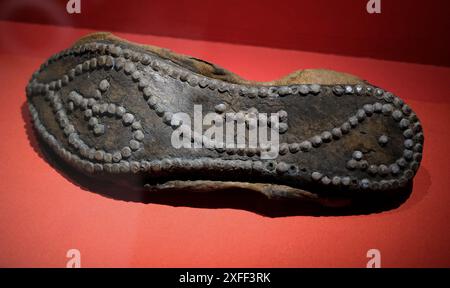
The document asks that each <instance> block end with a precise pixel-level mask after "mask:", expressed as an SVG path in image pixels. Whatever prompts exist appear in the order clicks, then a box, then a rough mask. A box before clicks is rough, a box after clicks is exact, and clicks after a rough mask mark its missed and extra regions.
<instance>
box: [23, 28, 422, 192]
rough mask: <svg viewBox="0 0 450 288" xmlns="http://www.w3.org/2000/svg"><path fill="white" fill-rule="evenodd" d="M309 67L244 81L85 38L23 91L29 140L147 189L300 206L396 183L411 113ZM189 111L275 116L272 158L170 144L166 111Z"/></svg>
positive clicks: (413, 125)
mask: <svg viewBox="0 0 450 288" xmlns="http://www.w3.org/2000/svg"><path fill="white" fill-rule="evenodd" d="M311 71H312V72H311ZM311 71H309V72H307V71H306V72H305V71H304V72H300V73H294V74H292V75H290V76H287V77H286V78H285V79H284V80H283V79H282V80H279V81H278V82H277V81H274V82H270V83H256V82H250V81H245V80H243V79H241V78H239V77H238V76H236V75H234V74H232V73H230V72H228V71H226V70H224V69H221V68H219V67H217V66H215V65H213V64H209V63H207V62H204V61H199V60H197V59H195V58H188V57H184V56H179V55H176V54H171V53H169V52H167V51H166V50H158V48H153V47H146V46H139V45H136V44H132V43H129V42H125V41H122V40H120V39H118V38H116V37H113V36H110V35H107V34H97V35H94V36H89V37H87V38H85V39H83V40H81V41H79V42H78V43H76V44H75V45H74V46H73V47H72V48H69V49H67V50H64V51H62V52H60V53H57V54H55V55H53V56H52V57H51V58H50V59H49V60H48V61H47V62H45V63H44V64H43V65H42V66H41V67H40V69H39V70H38V71H36V72H35V73H34V74H33V76H32V79H31V80H30V82H29V84H28V86H27V89H26V92H27V97H28V105H29V110H30V112H31V116H32V119H33V122H34V126H35V128H36V130H37V131H38V134H39V135H40V138H41V139H42V140H43V141H45V142H46V143H47V144H48V146H49V147H51V149H52V150H53V151H54V153H55V154H56V155H58V157H59V158H61V159H63V160H64V161H65V162H66V163H68V164H69V165H71V166H73V167H76V168H77V169H79V170H80V171H82V172H83V173H85V174H86V175H89V176H90V177H94V178H95V177H99V178H100V177H103V176H105V175H106V176H109V175H112V176H113V177H115V178H117V179H119V178H126V177H128V176H130V177H131V176H132V175H134V176H132V177H136V176H142V177H143V178H144V179H145V181H146V183H148V184H147V186H148V187H149V188H151V189H172V188H183V187H185V186H186V187H191V188H192V186H196V185H197V187H201V188H199V189H206V190H208V189H215V188H218V187H223V186H227V187H229V186H230V185H231V186H233V185H234V186H236V187H244V188H249V189H253V190H256V191H259V192H262V193H264V194H265V195H266V196H269V197H287V198H289V197H292V198H309V199H326V198H348V197H350V198H351V197H353V195H371V196H373V195H378V194H379V195H383V194H386V193H387V194H389V193H397V191H400V190H401V189H402V188H404V187H407V186H408V184H409V183H410V181H411V180H412V178H413V177H414V175H415V173H416V171H417V170H418V168H419V165H420V161H421V157H422V149H423V141H424V138H423V132H422V127H421V124H420V122H419V120H418V118H417V116H416V114H415V113H414V112H413V111H412V110H411V108H410V107H409V106H408V105H407V104H405V103H404V102H403V101H402V100H401V99H400V98H398V97H397V96H395V95H393V94H392V93H390V92H388V91H385V90H383V89H381V88H378V87H375V86H373V85H370V84H368V83H367V82H365V81H362V80H359V79H358V78H357V77H353V76H350V75H346V74H339V73H336V72H332V71H331V72H330V71H319V72H314V71H313V70H311ZM330 75H331V76H330ZM321 76H323V77H322V78H321ZM313 80H314V81H315V82H311V81H313ZM199 104H201V105H202V107H203V111H204V113H206V112H214V111H216V112H217V113H224V114H225V113H228V112H238V111H241V112H243V113H244V114H245V113H248V112H249V111H251V112H252V113H255V112H256V113H259V112H264V113H276V115H278V117H279V128H280V130H279V133H280V135H279V136H280V142H281V144H280V148H279V155H278V157H276V158H275V159H271V160H264V159H261V157H260V155H261V149H262V148H256V149H255V148H241V149H235V148H232V149H227V148H214V147H209V148H200V149H189V148H179V149H176V148H174V147H173V146H172V145H171V142H170V141H171V135H172V133H173V131H174V130H175V129H177V128H179V125H180V124H179V123H176V124H175V123H173V121H172V118H173V115H174V114H175V113H178V112H184V113H187V114H189V115H192V114H193V111H194V105H199ZM212 183H214V184H212Z"/></svg>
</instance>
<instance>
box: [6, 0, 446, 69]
mask: <svg viewBox="0 0 450 288" xmlns="http://www.w3.org/2000/svg"><path fill="white" fill-rule="evenodd" d="M368 1H369V0H339V1H335V0H281V1H271V0H226V1H214V0H212V1H208V0H189V1H187V0H183V1H170V0H131V1H130V0H129V1H122V0H95V1H87V0H81V14H72V15H68V14H67V13H65V12H64V11H65V6H66V3H67V0H45V1H35V0H14V1H12V0H9V1H8V0H3V1H0V19H4V20H14V21H25V22H33V23H44V24H55V25H64V26H73V27H83V28H91V29H97V30H108V31H120V32H130V33H139V34H152V35H161V36H171V37H177V38H189V39H199V40H208V41H220V42H228V43H236V44H237V43H240V44H250V45H258V46H266V47H275V48H288V49H296V50H303V51H315V52H326V53H333V54H344V55H351V56H364V57H373V58H379V59H391V60H398V61H407V62H416V63H426V64H434V65H444V66H450V53H448V51H450V39H449V37H448V28H449V27H450V17H448V13H449V11H450V1H448V0H431V1H419V0H381V11H382V13H381V14H368V13H367V12H366V4H367V2H368Z"/></svg>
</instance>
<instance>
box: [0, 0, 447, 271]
mask: <svg viewBox="0 0 450 288" xmlns="http://www.w3.org/2000/svg"><path fill="white" fill-rule="evenodd" d="M85 2H86V3H88V1H82V3H83V4H84V3H85ZM128 2H131V1H128ZM302 2H304V3H309V1H308V2H307V1H302ZM311 2H313V1H311ZM336 2H337V1H336ZM388 2H391V1H386V0H382V3H383V4H385V3H388ZM124 3H125V2H124ZM128 5H131V4H129V3H128ZM167 5H169V4H167ZM193 5H194V4H193ZM221 5H223V4H221ZM305 5H312V4H305ZM311 7H312V6H311ZM82 9H83V7H82ZM84 9H87V8H86V5H85V6H84ZM127 9H129V8H127ZM186 9H187V8H186ZM259 9H261V8H259ZM316 9H318V8H317V7H316ZM384 9H385V10H384V11H385V12H386V13H389V12H388V11H386V10H387V9H388V8H387V5H385V6H384ZM141 10H142V11H147V10H149V9H144V7H142V9H141ZM236 10H239V9H238V7H236ZM286 10H290V9H286ZM82 11H83V10H82ZM84 11H86V13H98V14H101V13H99V12H93V11H91V12H88V10H84ZM274 11H276V10H274ZM60 13H61V15H62V16H61V17H62V18H64V19H65V18H67V16H65V15H64V10H62V12H60ZM83 13H84V12H83ZM192 13H197V12H192ZM287 13H292V12H290V11H289V12H287ZM335 13H337V14H339V13H346V12H342V11H335ZM436 13H437V12H436ZM439 13H440V12H439ZM105 14H106V13H105ZM219 14H220V13H219ZM114 15H116V14H112V15H111V14H110V15H109V16H108V17H110V19H111V20H113V19H114V17H115V16H114ZM299 15H301V13H299ZM70 17H72V16H70ZM102 17H107V16H102ZM117 17H118V16H117ZM218 17H222V16H220V15H219V16H218ZM274 17H278V16H276V15H275V16H274ZM299 17H300V16H299ZM330 17H333V19H335V21H337V20H338V19H340V18H341V17H337V16H330ZM365 17H372V15H366V16H365ZM399 17H400V18H401V17H402V16H401V15H399ZM403 17H406V16H403ZM148 18H151V17H150V16H148ZM344 18H345V17H344ZM279 19H280V18H279ZM299 19H300V18H299ZM91 21H93V20H91ZM128 21H129V23H131V24H129V25H130V26H133V25H135V24H133V23H134V20H133V19H132V18H130V19H129V20H128ZM198 21H200V20H198ZM345 21H350V20H349V19H347V20H345ZM113 22H114V21H113ZM369 22H370V21H369ZM242 23H244V22H241V25H243V29H244V30H245V29H246V28H245V27H247V26H245V25H244V24H242ZM101 24H102V25H106V24H105V23H101ZM110 24H111V25H113V24H114V23H110ZM249 25H250V24H249ZM251 25H253V24H251ZM277 25H281V24H277ZM321 25H325V24H321ZM398 25H400V26H401V25H403V24H398ZM298 26H299V27H300V26H301V25H300V24H299V25H298ZM394 26H395V25H392V27H393V28H392V29H393V30H396V29H400V28H395V27H394ZM323 27H325V26H323ZM149 29H150V28H149ZM355 29H358V28H355ZM261 30H264V29H261ZM92 31H93V30H88V29H80V28H70V27H61V26H53V25H40V24H24V23H18V22H17V21H15V22H7V21H0V67H1V68H0V87H1V88H2V93H1V94H0V101H1V105H0V131H1V134H0V135H1V141H0V153H1V155H2V159H1V161H0V229H1V231H2V233H0V266H2V267H7V266H8V267H9V266H19V267H23V266H55V267H65V265H66V262H67V261H68V259H67V258H66V252H67V250H69V249H71V248H76V249H78V250H80V252H81V265H82V266H83V267H92V266H132V267H134V266H146V267H180V266H181V267H182V266H188V267H199V266H206V267H230V266H237V267H249V266H253V267H273V266H275V267H315V266H325V267H342V266H344V267H365V265H366V263H367V261H368V259H367V258H366V252H367V251H368V250H369V249H371V248H376V249H379V250H380V252H381V261H382V266H383V267H399V266H407V267H430V266H431V267H434V266H446V267H449V266H450V234H449V224H448V223H449V220H450V209H449V206H448V205H449V201H450V194H449V191H448V189H449V187H450V186H449V184H450V179H449V177H448V171H450V161H449V157H448V155H449V153H448V144H447V143H446V141H448V139H449V136H448V133H447V132H446V131H447V127H448V123H449V120H450V116H449V112H450V103H449V101H448V99H449V98H448V97H449V95H450V93H449V92H450V84H449V83H450V69H449V68H445V67H436V66H427V65H419V64H413V63H409V64H408V63H400V62H394V61H385V60H374V59H367V58H357V57H349V56H336V55H327V54H319V53H312V52H304V51H296V50H283V49H278V48H273V47H271V48H268V47H266V48H263V47H256V46H246V45H241V44H239V45H236V44H225V43H217V42H211V41H205V40H202V41H198V40H188V39H179V38H173V37H162V36H155V35H139V34H135V33H118V35H119V36H121V37H124V38H127V39H129V40H131V41H137V42H143V43H149V44H153V45H158V46H162V47H166V48H170V49H172V50H175V51H177V52H180V53H185V54H190V55H193V56H195V57H197V58H202V59H205V60H207V61H211V62H214V63H217V64H219V65H221V66H223V67H225V68H228V69H229V70H232V71H234V72H237V73H238V74H240V75H242V76H243V77H245V78H248V79H254V80H271V79H273V78H278V77H280V76H282V75H284V74H287V73H289V72H291V71H293V70H296V69H302V68H329V69H335V70H340V71H345V72H349V73H352V74H356V75H359V76H361V77H362V78H364V79H368V80H370V81H371V83H373V84H375V85H379V86H381V87H384V88H386V89H389V90H391V91H393V92H394V93H396V94H397V95H399V96H400V97H402V98H403V99H404V100H406V102H408V104H410V106H411V107H412V108H413V109H414V110H415V111H416V112H417V114H418V115H419V118H420V119H421V121H422V124H423V127H424V132H425V141H426V143H425V150H424V157H423V162H422V165H421V167H420V169H419V171H418V174H417V176H416V178H415V182H414V184H415V185H414V188H413V192H412V194H411V197H410V199H408V200H407V201H406V202H405V203H404V204H403V205H402V206H400V207H399V208H397V209H394V210H390V211H386V212H382V213H376V214H370V215H360V216H344V217H334V216H329V217H313V216H291V217H280V218H269V217H264V216H261V215H258V214H255V213H252V212H249V211H244V210H238V209H200V208H191V207H172V206H167V205H157V204H142V203H136V202H125V201H119V200H114V199H110V198H106V197H104V196H101V195H99V194H97V193H93V192H91V191H88V190H84V189H83V188H80V187H79V186H77V185H76V184H75V183H73V182H72V181H70V180H69V179H67V178H65V177H64V176H62V175H61V174H60V173H59V172H58V171H57V170H55V169H54V168H52V167H51V166H50V165H49V164H48V163H47V162H46V161H44V160H43V159H42V158H41V153H40V152H39V150H36V149H35V147H36V140H35V135H34V132H33V130H32V129H31V126H30V117H29V114H28V112H27V109H26V108H25V107H26V106H25V103H26V99H25V93H24V87H25V85H26V83H27V81H28V79H29V77H30V76H31V74H32V72H33V71H34V70H35V69H37V68H38V67H39V65H40V64H41V63H42V62H43V61H44V59H45V58H47V57H48V56H49V55H51V54H52V53H55V52H57V51H59V50H61V49H64V48H67V47H68V46H70V45H71V44H72V43H73V42H74V41H75V40H76V39H77V38H78V37H80V36H82V35H84V34H86V33H89V32H92ZM141 32H143V31H141ZM266 32H267V31H266ZM211 33H212V32H211ZM260 33H262V32H260ZM267 33H268V34H269V35H272V34H271V32H267ZM260 35H261V34H260ZM199 37H200V36H199ZM272 37H275V36H272ZM398 37H400V38H401V37H402V35H401V34H398ZM397 52H398V51H397ZM436 54H437V55H435V56H436V57H437V56H442V57H444V56H446V55H444V54H446V53H440V54H438V53H436ZM447 54H448V53H447ZM125 192H126V191H125Z"/></svg>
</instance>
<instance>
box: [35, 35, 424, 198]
mask: <svg viewBox="0 0 450 288" xmlns="http://www.w3.org/2000/svg"><path fill="white" fill-rule="evenodd" d="M88 53H89V54H94V55H100V56H98V57H94V58H92V59H90V60H87V61H85V62H83V63H81V64H78V65H76V66H75V67H74V68H72V69H70V70H69V71H68V72H67V74H64V75H62V77H61V78H60V79H58V80H54V81H51V82H50V83H45V84H44V83H39V82H37V80H36V77H37V76H38V75H39V73H40V71H42V69H45V68H46V67H47V66H48V65H51V64H52V63H53V62H55V61H57V60H59V59H61V58H63V57H67V56H72V55H74V56H80V55H83V54H88ZM139 65H144V66H150V67H151V68H152V69H153V70H154V71H156V72H157V73H161V74H163V75H167V76H169V77H171V78H174V79H178V80H180V81H181V82H183V83H185V84H186V85H189V86H191V87H198V88H200V89H206V88H207V89H211V90H215V91H218V92H219V93H229V94H230V95H240V96H243V97H248V98H256V97H260V98H266V97H272V98H276V97H290V96H302V97H303V96H314V95H317V94H319V93H320V92H321V91H326V89H329V88H328V87H327V86H321V85H317V84H310V85H289V86H246V85H237V84H231V83H227V82H222V81H219V80H215V79H209V78H206V77H203V76H200V75H196V74H193V73H192V72H188V71H187V70H186V69H184V68H181V67H174V66H172V65H169V64H168V63H166V62H165V61H164V60H162V59H158V58H155V57H153V56H150V55H147V54H142V53H139V52H134V51H131V50H129V49H123V48H122V47H120V46H117V45H114V44H105V43H87V44H83V45H80V46H78V47H74V48H71V49H67V50H64V51H62V52H60V53H57V54H55V55H53V56H52V57H50V59H49V60H48V61H47V62H46V63H44V64H43V65H42V66H41V68H40V70H39V71H37V72H35V74H34V75H33V79H32V81H31V82H30V84H29V85H28V87H27V93H28V94H29V95H32V94H41V95H44V96H45V99H46V100H48V101H49V102H50V103H51V106H52V108H53V111H54V113H55V118H56V120H57V121H58V123H59V125H60V127H61V129H62V130H63V131H64V134H65V135H66V137H67V139H68V142H69V144H70V145H71V146H72V147H74V148H75V149H76V150H77V151H78V153H79V155H76V154H73V153H72V152H70V151H69V150H67V149H65V148H63V147H62V146H61V144H59V142H58V141H57V140H56V138H55V137H54V136H53V135H51V134H50V133H48V131H47V130H46V128H45V127H44V126H43V124H42V123H41V122H40V120H39V117H38V113H37V111H36V109H35V108H34V106H33V105H32V104H31V103H30V104H29V107H30V112H31V114H32V118H33V121H34V123H35V126H36V128H37V130H38V131H39V132H40V134H41V136H42V137H43V138H44V139H45V140H46V141H47V143H49V145H50V146H52V147H53V148H55V150H56V151H57V153H58V155H60V156H61V157H63V158H65V159H66V160H68V161H69V162H71V163H74V164H75V165H76V166H77V167H80V168H81V169H83V170H86V171H88V172H90V173H93V172H99V171H106V172H109V173H124V172H127V173H128V172H132V173H137V172H139V171H161V170H163V169H165V168H164V167H167V166H170V165H181V166H183V165H189V167H197V168H204V167H209V166H208V165H210V166H211V165H212V166H214V165H218V166H215V167H219V166H220V167H224V166H230V167H234V168H240V169H243V170H246V169H247V170H252V171H259V172H264V173H281V174H283V175H284V174H286V175H289V176H302V177H305V176H306V175H303V174H302V173H305V172H302V170H301V169H299V167H297V166H296V165H294V164H288V163H285V162H283V161H279V162H276V161H274V164H272V166H271V167H274V169H269V168H270V167H267V165H262V163H261V161H253V160H221V159H210V158H205V159H196V160H185V159H172V160H171V159H164V160H154V161H146V160H141V161H128V160H126V158H128V157H130V156H131V155H132V153H133V151H136V150H138V149H140V148H141V142H142V141H143V140H144V138H145V135H144V133H143V130H142V127H141V125H140V122H139V121H137V120H136V119H135V118H136V117H135V116H134V115H133V114H132V113H130V112H128V111H127V110H126V109H125V108H124V107H122V106H118V105H116V104H114V103H104V102H101V100H102V98H103V96H102V94H103V93H105V92H106V91H107V90H108V89H109V87H110V83H109V81H107V80H106V79H105V80H102V81H101V82H100V83H99V84H98V89H97V90H96V92H95V93H94V95H92V97H84V96H83V95H81V94H79V93H77V92H76V91H73V92H74V93H72V94H71V96H69V98H70V101H69V102H67V103H62V101H61V98H60V94H59V93H60V92H59V90H60V89H61V88H62V87H64V86H66V85H67V84H68V83H69V82H70V81H72V80H73V79H75V78H76V77H78V76H79V75H82V74H83V73H86V72H88V71H92V70H95V69H98V68H105V69H115V70H117V71H123V73H124V74H125V75H128V76H129V77H130V80H132V81H134V82H136V83H137V85H138V87H139V89H140V90H141V91H142V92H143V97H144V99H145V100H146V101H147V103H148V105H149V107H150V108H151V109H153V110H155V112H156V113H157V115H158V116H159V117H161V118H162V121H163V122H164V123H166V124H168V125H170V122H171V118H172V114H171V112H170V111H167V109H166V108H165V107H164V106H163V105H162V104H161V103H159V100H158V98H157V97H155V96H154V95H152V93H151V90H150V89H148V88H147V86H148V85H149V83H148V81H147V80H146V79H145V77H144V75H143V73H142V72H141V71H140V69H139V68H138V66H139ZM331 91H332V92H333V94H334V95H335V96H337V97H346V95H359V96H361V97H366V96H374V97H376V98H377V99H379V102H375V103H372V104H365V105H364V106H363V107H361V109H358V110H357V111H356V113H355V115H352V116H350V117H349V118H348V120H347V121H345V122H344V123H342V124H341V125H340V126H338V127H334V128H332V129H331V130H330V131H323V132H321V133H320V134H318V135H315V136H312V137H310V139H309V140H304V141H300V142H299V143H281V145H280V154H281V155H284V154H286V153H289V152H290V153H299V152H301V153H307V152H309V151H311V150H312V149H317V148H319V147H321V146H322V145H329V143H332V142H333V141H337V140H339V139H341V138H343V137H345V135H347V134H349V133H350V131H351V130H352V129H354V128H355V127H357V126H358V125H359V124H360V123H361V122H363V121H366V120H365V119H367V118H368V117H371V116H372V115H373V114H378V115H385V116H390V117H392V118H393V119H394V120H395V121H397V122H398V127H399V129H401V130H403V136H404V138H405V141H404V152H403V155H402V157H401V158H399V159H397V160H396V161H395V163H391V164H380V165H374V164H369V163H368V162H367V161H366V160H364V159H363V158H364V157H363V156H361V155H360V154H359V153H356V152H360V151H355V153H354V155H353V159H350V160H349V161H348V162H347V167H349V169H361V170H363V171H366V172H367V173H368V175H371V176H372V177H387V176H388V175H396V178H393V179H383V180H369V179H367V178H364V179H361V180H358V179H355V178H353V177H350V176H346V175H324V174H322V173H320V172H318V171H311V172H307V173H309V175H310V177H311V178H312V179H313V180H314V181H319V182H320V183H322V184H323V185H333V186H341V185H342V186H352V187H353V186H356V187H360V188H362V189H367V188H371V189H373V190H377V189H384V190H385V189H390V188H391V187H394V186H399V185H400V186H401V185H404V184H406V182H407V181H408V180H409V179H411V178H412V177H413V175H414V173H415V171H416V170H417V168H418V165H419V161H420V159H421V156H422V154H421V152H422V149H423V147H422V143H423V133H422V132H421V131H422V127H421V125H420V123H419V122H418V119H417V117H416V115H415V114H414V113H413V112H412V111H411V109H410V108H409V106H407V105H406V104H404V103H403V101H402V100H401V99H400V98H397V97H396V96H394V95H393V94H392V93H390V92H386V91H384V90H382V89H379V88H375V87H372V86H370V85H365V84H364V85H362V84H358V85H346V86H341V85H336V86H333V87H331ZM63 104H64V106H63ZM215 109H216V111H218V112H219V111H222V110H223V111H225V109H226V107H225V108H224V107H222V106H221V105H220V104H219V105H217V106H216V107H215ZM77 110H81V111H83V113H84V114H83V115H84V117H85V119H86V121H88V123H89V127H90V128H91V129H92V131H93V133H94V135H96V136H97V137H100V136H101V135H103V134H104V133H106V132H107V127H106V126H105V125H104V124H102V123H101V121H100V119H101V118H102V117H116V118H118V119H119V120H121V121H122V123H123V125H124V126H125V127H131V129H132V131H133V132H132V139H131V140H130V142H129V145H128V146H125V147H123V148H121V149H120V151H119V150H118V151H106V150H105V149H95V148H93V147H89V146H88V145H86V143H84V141H83V140H82V139H81V138H80V136H79V135H78V133H77V131H76V129H75V127H74V126H73V125H72V124H71V123H70V119H69V117H68V115H67V113H68V114H70V113H75V112H76V111H77ZM223 111H222V113H223ZM278 114H279V119H280V126H279V128H280V133H285V132H286V131H287V129H288V125H287V113H286V112H285V111H283V110H282V111H279V112H278ZM281 124H283V125H281ZM269 125H270V124H269ZM283 131H284V132H283ZM378 143H379V144H380V145H381V146H384V145H386V144H387V143H388V136H386V135H381V136H380V137H379V139H378ZM227 152H229V151H227ZM242 152H244V154H247V156H250V155H257V154H258V151H245V150H244V151H242ZM238 154H239V155H242V153H240V152H239V151H238ZM80 156H81V157H80ZM250 157H251V156H250ZM95 161H97V162H95ZM168 161H169V162H170V163H168ZM177 163H178V164H177Z"/></svg>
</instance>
